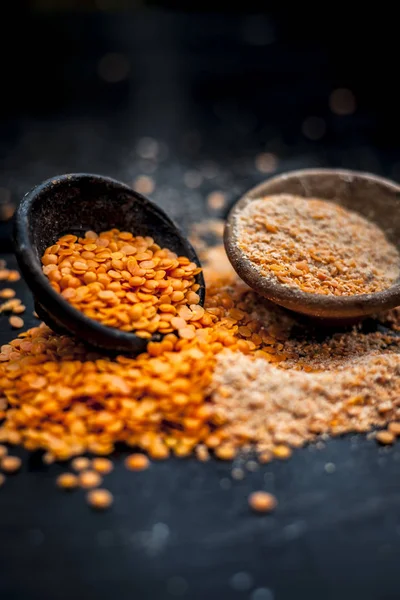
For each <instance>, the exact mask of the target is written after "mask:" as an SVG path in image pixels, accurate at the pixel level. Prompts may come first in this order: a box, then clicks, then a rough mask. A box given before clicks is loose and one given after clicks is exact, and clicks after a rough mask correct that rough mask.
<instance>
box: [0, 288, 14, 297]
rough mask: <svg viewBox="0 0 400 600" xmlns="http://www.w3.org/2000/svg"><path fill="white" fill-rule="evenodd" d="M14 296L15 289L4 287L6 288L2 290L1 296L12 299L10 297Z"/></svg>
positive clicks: (0, 291)
mask: <svg viewBox="0 0 400 600" xmlns="http://www.w3.org/2000/svg"><path fill="white" fill-rule="evenodd" d="M14 296H15V290H12V289H11V288H4V289H2V290H0V298H6V299H10V298H14Z"/></svg>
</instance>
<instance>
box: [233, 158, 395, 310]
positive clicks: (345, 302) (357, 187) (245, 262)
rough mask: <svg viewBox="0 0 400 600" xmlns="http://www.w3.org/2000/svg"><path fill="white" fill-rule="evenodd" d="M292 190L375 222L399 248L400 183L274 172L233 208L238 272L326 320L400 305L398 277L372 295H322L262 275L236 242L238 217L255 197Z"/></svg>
mask: <svg viewBox="0 0 400 600" xmlns="http://www.w3.org/2000/svg"><path fill="white" fill-rule="evenodd" d="M274 194H292V195H295V196H302V197H304V198H311V197H313V198H320V199H323V200H329V201H331V202H336V203H337V204H340V205H342V206H344V207H346V208H348V209H351V210H354V211H356V212H358V213H360V214H361V215H363V216H364V217H366V218H368V219H369V220H370V221H373V222H375V223H376V224H377V225H378V226H379V227H380V228H381V229H383V231H384V232H385V234H386V236H387V238H388V239H389V240H390V241H391V242H392V243H393V244H394V245H395V246H396V247H397V249H398V250H399V251H400V186H398V185H397V184H396V183H394V182H393V181H390V180H388V179H383V178H382V177H377V176H375V175H370V174H369V173H359V172H356V171H344V170H336V169H304V170H301V171H293V172H291V173H285V174H283V175H279V176H277V177H273V178H272V179H269V180H267V181H265V182H263V183H261V184H260V185H258V186H256V187H255V188H252V189H251V190H250V191H249V192H247V193H246V194H245V195H244V196H243V197H242V198H241V199H240V200H239V201H238V202H237V203H236V204H235V205H234V207H233V208H232V210H231V212H230V214H229V217H228V221H227V224H226V227H225V234H224V242H225V248H226V252H227V255H228V257H229V260H230V262H231V263H232V266H233V268H234V269H235V270H236V272H237V273H238V275H239V276H240V277H241V278H242V279H243V280H244V281H245V282H246V283H247V284H248V285H249V286H250V287H251V288H253V289H254V290H255V291H256V292H258V293H259V294H261V295H262V296H265V297H266V298H268V299H269V300H271V301H272V302H275V303H276V304H279V305H281V306H284V307H285V308H288V309H290V310H293V311H295V312H297V313H302V314H304V315H308V316H311V317H317V318H322V319H326V320H327V321H332V322H334V321H341V322H346V321H352V320H355V319H359V318H362V317H365V316H367V315H371V314H373V313H376V312H380V311H382V310H387V309H390V308H393V307H395V306H398V305H400V281H396V282H395V283H394V284H393V285H392V286H391V287H390V288H387V289H385V290H383V291H381V292H376V293H373V294H361V295H354V296H325V295H322V294H309V293H307V292H303V291H302V290H299V289H297V288H294V287H293V288H292V287H288V286H285V285H282V284H279V283H275V282H274V281H271V280H269V279H266V278H265V277H263V276H262V275H261V274H260V273H259V271H258V270H257V269H256V268H255V267H254V266H253V264H252V263H251V262H250V260H249V259H248V258H247V257H246V256H245V254H244V253H243V251H242V250H241V249H240V248H239V246H238V244H237V237H236V228H235V223H236V217H237V215H238V214H239V213H240V212H241V211H242V210H243V209H244V207H245V206H247V205H248V204H249V203H250V202H252V201H253V200H256V199H259V198H260V197H262V196H271V195H274Z"/></svg>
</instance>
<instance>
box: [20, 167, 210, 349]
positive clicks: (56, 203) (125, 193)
mask: <svg viewBox="0 0 400 600" xmlns="http://www.w3.org/2000/svg"><path fill="white" fill-rule="evenodd" d="M113 227H116V228H118V229H120V230H124V231H129V232H132V233H133V234H134V235H142V236H151V237H153V238H154V239H155V241H156V243H158V244H160V245H161V246H165V247H167V248H169V249H170V250H172V251H174V252H176V253H177V254H178V255H185V256H187V257H188V258H189V259H190V260H191V261H192V262H194V263H196V264H197V265H198V266H201V265H200V261H199V259H198V257H197V254H196V252H195V251H194V249H193V248H192V246H191V244H190V243H189V241H188V240H187V239H186V238H185V237H184V236H183V235H182V233H181V232H180V231H179V229H178V228H177V226H176V225H175V224H174V223H173V222H172V221H171V219H170V218H169V217H168V216H167V215H166V214H165V213H164V211H163V210H162V209H161V208H160V207H159V206H156V205H155V204H153V203H152V202H150V200H148V199H147V198H145V197H144V196H142V195H141V194H139V193H138V192H135V191H134V190H133V189H132V188H130V187H129V186H127V185H125V184H124V183H121V182H119V181H116V180H114V179H111V178H109V177H102V176H101V175H91V174H87V173H72V174H70V175H60V176H57V177H53V178H52V179H48V180H47V181H44V182H43V183H41V184H40V185H38V186H37V187H35V188H34V189H33V190H32V191H30V192H29V193H28V194H26V195H25V196H24V198H23V199H22V201H21V203H20V205H19V207H18V209H17V211H16V214H15V223H14V242H15V253H16V256H17V260H18V264H19V267H20V269H21V271H22V274H23V276H24V278H25V280H26V282H27V284H28V286H29V287H30V289H31V290H32V292H33V295H34V297H35V302H36V307H37V312H38V314H39V316H40V318H42V319H43V320H44V321H45V322H46V323H47V324H48V325H49V326H50V327H51V328H52V329H54V330H56V331H60V332H68V333H70V334H72V335H75V336H76V337H78V338H81V339H82V340H84V341H85V342H88V343H89V344H91V345H93V346H97V347H100V348H103V349H106V350H111V351H116V352H129V353H132V354H138V353H140V352H144V351H145V350H146V346H147V343H148V342H149V341H150V340H145V339H143V338H140V337H138V336H137V335H135V334H134V333H127V332H124V331H120V330H119V329H114V328H111V327H106V326H104V325H102V324H101V323H99V322H97V321H95V320H93V319H90V318H88V317H86V316H85V315H84V314H83V313H82V312H80V311H79V310H77V309H76V308H74V307H73V306H72V305H71V304H70V303H69V302H67V300H65V299H64V298H63V297H62V296H61V295H60V294H59V293H57V292H56V291H55V290H54V289H53V288H52V287H51V285H50V282H49V280H48V278H47V277H46V275H44V273H43V271H42V264H41V256H42V255H43V253H44V251H45V249H46V248H47V247H48V246H51V245H52V244H55V242H56V241H57V239H59V238H60V236H62V235H64V234H67V233H72V234H74V235H78V236H81V235H83V234H84V233H85V231H87V230H94V231H96V232H101V231H106V230H109V229H112V228H113ZM197 283H199V284H200V289H199V291H198V294H199V296H200V304H201V305H203V304H204V297H205V285H204V278H203V275H202V273H200V274H199V275H197ZM161 338H162V336H161V335H160V334H158V335H157V334H155V335H153V337H152V338H151V339H152V340H153V341H159V340H160V339H161Z"/></svg>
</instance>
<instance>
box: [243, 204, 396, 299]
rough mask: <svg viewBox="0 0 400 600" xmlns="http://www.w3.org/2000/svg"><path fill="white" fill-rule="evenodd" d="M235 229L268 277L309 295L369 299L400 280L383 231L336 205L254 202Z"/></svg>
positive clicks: (354, 213)
mask: <svg viewBox="0 0 400 600" xmlns="http://www.w3.org/2000/svg"><path fill="white" fill-rule="evenodd" d="M235 227H236V232H237V238H238V243H239V246H240V247H241V249H242V250H243V251H244V253H245V255H246V256H247V258H248V259H249V260H250V261H251V262H252V263H253V264H254V265H255V266H256V268H257V269H258V270H259V271H260V272H261V274H262V275H263V276H264V277H267V278H270V279H272V280H275V281H276V282H279V283H281V284H284V285H288V286H290V287H294V288H298V289H300V290H302V291H304V292H308V293H314V294H324V295H335V296H350V295H353V294H369V293H373V292H379V291H381V290H383V289H385V288H387V287H390V286H391V285H392V284H393V283H394V281H395V280H396V279H397V278H398V277H399V275H400V270H399V265H400V255H399V253H398V251H397V249H396V248H395V246H394V245H393V244H391V243H390V242H389V241H388V240H387V239H386V237H385V234H384V233H383V231H382V230H381V229H379V227H378V226H377V225H375V224H374V223H372V222H370V221H368V220H367V219H365V218H364V217H362V216H361V215H359V214H358V213H356V212H353V211H351V210H348V209H346V208H343V207H342V206H339V205H338V204H336V203H335V202H328V201H326V200H318V199H316V198H307V199H306V198H300V197H297V196H291V195H288V194H281V195H276V196H267V197H265V198H260V199H257V200H254V201H252V202H249V203H248V204H247V206H246V207H245V208H244V209H243V211H242V212H241V213H240V214H239V215H238V217H237V221H236V225H235Z"/></svg>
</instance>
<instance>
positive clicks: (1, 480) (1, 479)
mask: <svg viewBox="0 0 400 600" xmlns="http://www.w3.org/2000/svg"><path fill="white" fill-rule="evenodd" d="M5 482H6V478H5V476H4V475H3V473H0V487H1V486H2V485H4V484H5Z"/></svg>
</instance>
